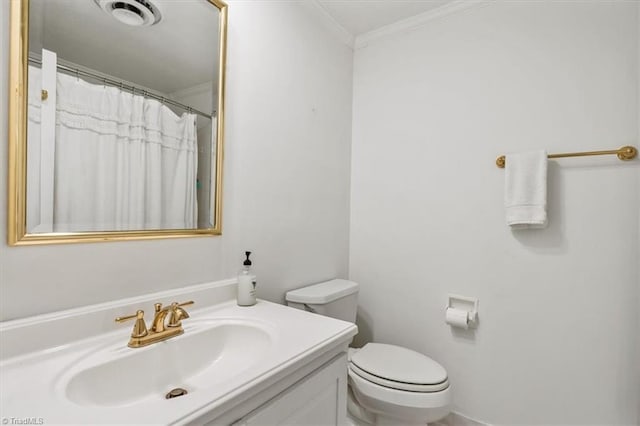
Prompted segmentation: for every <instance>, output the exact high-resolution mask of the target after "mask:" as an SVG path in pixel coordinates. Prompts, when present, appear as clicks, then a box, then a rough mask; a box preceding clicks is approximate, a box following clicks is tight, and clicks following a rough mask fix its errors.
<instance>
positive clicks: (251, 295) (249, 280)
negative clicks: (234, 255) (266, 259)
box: [238, 251, 257, 306]
mask: <svg viewBox="0 0 640 426" xmlns="http://www.w3.org/2000/svg"><path fill="white" fill-rule="evenodd" d="M244 254H245V256H247V259H246V260H245V261H244V263H243V266H242V269H241V270H240V272H239V273H238V305H239V306H252V305H255V304H256V284H257V281H256V276H255V275H253V273H252V272H251V260H249V256H250V255H251V252H250V251H245V252H244Z"/></svg>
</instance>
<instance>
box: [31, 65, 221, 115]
mask: <svg viewBox="0 0 640 426" xmlns="http://www.w3.org/2000/svg"><path fill="white" fill-rule="evenodd" d="M29 63H31V64H35V65H40V66H42V61H41V60H40V59H37V58H32V57H29ZM56 67H57V68H58V70H60V71H64V72H66V73H68V74H71V75H75V76H76V77H79V76H83V77H89V78H93V79H95V80H98V81H101V82H102V83H103V84H108V85H110V86H114V87H119V88H120V89H121V90H128V91H130V92H131V93H132V94H135V93H136V92H137V93H139V94H140V95H142V96H144V97H145V98H151V99H155V100H157V101H160V102H162V103H163V104H168V105H173V106H175V107H178V108H181V109H183V110H185V111H187V112H189V113H195V114H198V115H201V116H203V117H206V118H208V119H210V120H211V119H212V118H213V117H215V115H216V113H215V111H214V112H213V113H211V114H207V113H206V112H202V111H199V110H197V109H195V108H192V107H190V106H189V105H185V104H181V103H180V102H177V101H174V100H171V99H169V98H165V97H164V96H160V95H157V94H155V93H153V92H150V91H149V90H147V89H141V88H139V87H136V86H132V85H131V84H126V83H124V82H123V81H118V80H112V79H110V78H108V77H105V76H102V75H99V74H95V73H91V72H88V71H84V70H81V69H78V68H73V67H69V66H66V65H62V64H57V65H56Z"/></svg>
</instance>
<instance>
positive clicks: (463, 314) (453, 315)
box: [445, 308, 469, 330]
mask: <svg viewBox="0 0 640 426" xmlns="http://www.w3.org/2000/svg"><path fill="white" fill-rule="evenodd" d="M467 314H468V313H467V311H463V310H460V309H453V308H447V312H446V314H445V321H446V323H447V324H449V325H452V326H454V327H460V328H464V329H465V330H466V329H467V328H469V317H468V315H467Z"/></svg>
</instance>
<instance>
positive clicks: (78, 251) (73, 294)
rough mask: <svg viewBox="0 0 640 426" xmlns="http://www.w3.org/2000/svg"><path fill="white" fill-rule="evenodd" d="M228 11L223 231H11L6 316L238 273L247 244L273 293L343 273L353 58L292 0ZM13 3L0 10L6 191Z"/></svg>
mask: <svg viewBox="0 0 640 426" xmlns="http://www.w3.org/2000/svg"><path fill="white" fill-rule="evenodd" d="M229 3H230V6H229V45H228V47H229V56H228V66H227V70H228V80H227V132H226V158H225V170H224V175H225V176H224V211H223V235H222V236H221V237H207V238H189V239H177V240H158V241H140V242H126V243H100V244H96V243H94V244H76V245H48V246H40V247H38V246H31V247H7V246H6V244H5V241H6V229H5V225H2V226H0V241H1V243H0V244H1V246H0V291H1V294H0V319H2V320H7V319H12V318H19V317H24V316H29V315H34V314H38V313H44V312H50V311H55V310H59V309H64V308H70V307H75V306H81V305H86V304H90V303H97V302H101V301H106V300H112V299H118V298H121V297H127V296H133V295H139V294H143V293H148V292H152V291H159V290H163V289H170V288H175V287H180V286H184V285H187V284H194V283H200V282H206V281H210V280H218V279H222V278H228V277H232V276H235V274H236V273H237V269H238V268H239V267H240V265H241V261H242V260H243V253H242V252H243V251H244V250H245V249H249V250H253V251H254V252H255V256H254V261H255V262H254V264H255V269H256V272H257V274H258V276H259V290H258V295H259V296H260V297H263V298H267V299H271V300H276V301H279V300H281V299H282V297H283V293H284V291H286V290H287V289H290V288H294V287H297V286H300V285H303V284H307V283H311V282H315V281H319V280H323V279H327V278H331V277H334V276H346V274H347V258H348V220H349V215H348V209H349V168H350V135H351V133H350V132H351V130H350V129H351V91H352V85H351V79H352V58H353V52H352V51H351V50H350V49H349V48H347V47H345V45H344V44H342V43H341V42H340V41H338V40H337V39H335V38H334V37H333V35H331V34H329V33H328V32H326V30H324V29H323V28H324V27H323V26H322V25H320V24H319V23H316V22H314V21H315V20H316V19H317V18H316V17H314V16H313V15H311V14H310V13H309V12H308V11H307V9H305V8H302V7H300V6H299V5H296V4H295V3H290V2H269V3H268V4H265V3H263V2H243V1H231V2H229ZM8 6H9V2H8V1H2V2H0V20H1V25H0V28H1V32H0V34H1V40H0V55H1V60H0V64H1V68H0V70H1V71H0V75H2V76H3V78H2V79H0V99H2V104H1V105H2V106H1V107H0V108H1V113H0V134H1V135H3V138H2V139H3V142H2V147H3V148H2V149H1V150H0V164H2V166H0V169H1V170H3V172H2V173H0V188H5V187H6V166H5V165H6V164H7V149H6V146H7V145H6V139H7V138H6V135H7V99H8V81H7V79H8V77H7V76H8V46H9V42H8V31H9V25H8V20H9V17H8V13H9V10H8ZM2 192H3V194H5V191H4V190H3V191H2ZM0 199H1V200H2V201H1V202H0V224H4V223H5V222H6V196H5V195H3V196H2V197H1V198H0ZM196 302H197V301H196Z"/></svg>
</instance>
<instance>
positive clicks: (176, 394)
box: [164, 388, 189, 399]
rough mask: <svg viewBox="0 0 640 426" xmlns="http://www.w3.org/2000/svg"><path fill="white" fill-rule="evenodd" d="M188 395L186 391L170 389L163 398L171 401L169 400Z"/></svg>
mask: <svg viewBox="0 0 640 426" xmlns="http://www.w3.org/2000/svg"><path fill="white" fill-rule="evenodd" d="M188 393H189V392H187V390H186V389H182V388H175V389H171V390H170V391H169V392H168V393H167V394H166V395H165V396H164V397H165V398H167V399H171V398H177V397H179V396H182V395H186V394H188Z"/></svg>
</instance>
